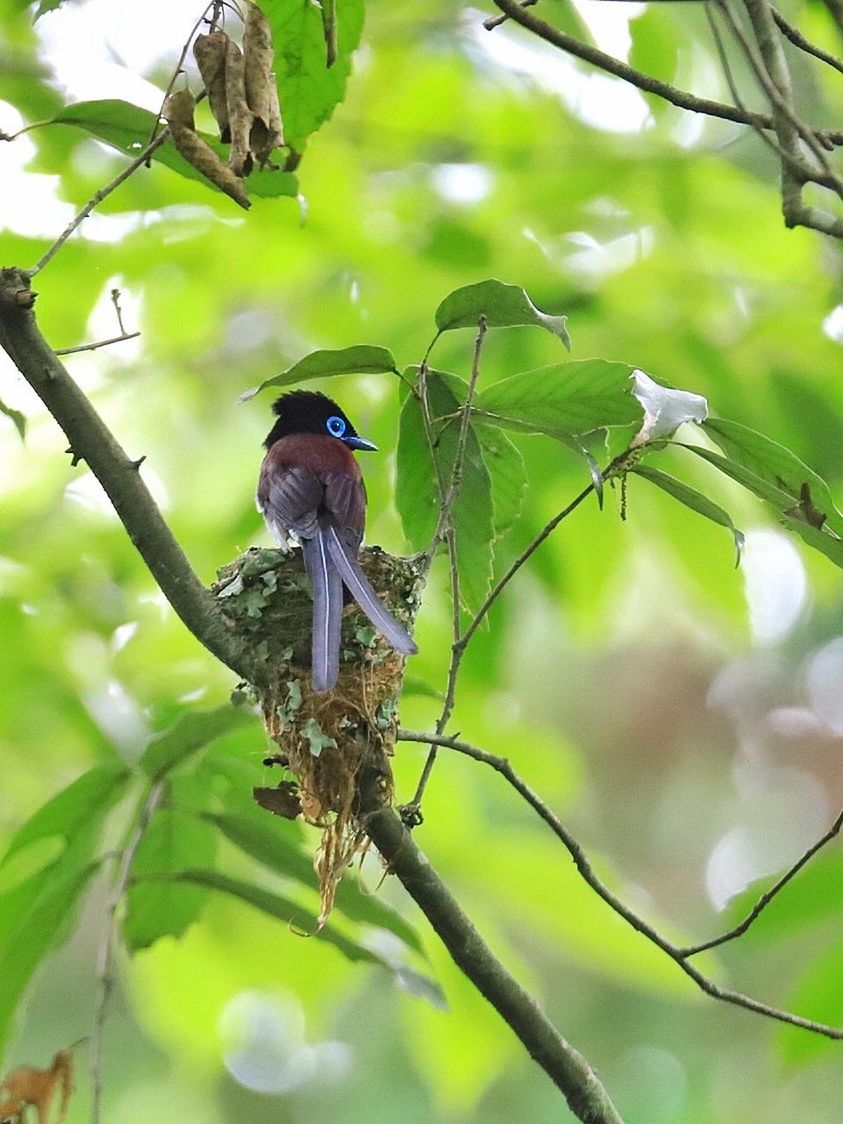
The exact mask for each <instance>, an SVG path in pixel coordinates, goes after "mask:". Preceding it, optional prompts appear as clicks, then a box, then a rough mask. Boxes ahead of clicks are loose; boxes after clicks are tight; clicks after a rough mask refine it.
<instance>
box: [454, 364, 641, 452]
mask: <svg viewBox="0 0 843 1124" xmlns="http://www.w3.org/2000/svg"><path fill="white" fill-rule="evenodd" d="M634 370H636V368H635V367H632V366H630V365H629V364H628V363H616V362H614V361H612V360H607V359H583V360H580V361H577V362H573V363H552V364H551V365H550V366H548V367H538V368H536V369H535V370H533V371H522V372H521V373H520V374H517V375H510V377H509V378H508V379H502V380H501V381H500V382H496V383H492V385H491V386H489V387H486V388H485V389H484V390H482V391H481V392H480V394H478V395H477V398H476V400H475V409H476V411H477V413H478V416H479V418H481V419H482V418H485V419H486V420H487V421H490V422H494V423H495V424H497V425H501V426H503V427H504V428H506V429H515V430H519V431H520V432H522V433H545V434H548V435H549V436H551V437H559V436H561V434H565V435H566V436H571V435H574V434H585V433H592V432H593V431H594V430H596V429H605V428H607V427H608V426H614V425H629V426H640V424H641V421H642V418H643V410H642V409H641V406H640V404H639V403H638V402H637V401H636V399H635V398H634V397H633V394H632V381H631V378H630V376H631V375H632V372H633V371H634Z"/></svg>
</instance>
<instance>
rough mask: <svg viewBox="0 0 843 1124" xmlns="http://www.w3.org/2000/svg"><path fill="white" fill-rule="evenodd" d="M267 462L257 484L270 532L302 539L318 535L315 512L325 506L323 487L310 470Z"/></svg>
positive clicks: (261, 510) (260, 503) (260, 508)
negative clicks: (322, 505)
mask: <svg viewBox="0 0 843 1124" xmlns="http://www.w3.org/2000/svg"><path fill="white" fill-rule="evenodd" d="M269 462H270V458H269V457H267V458H265V460H264V463H263V466H262V468H261V475H260V480H259V481H258V496H257V501H258V508H259V510H260V512H261V514H262V515H263V517H264V519H265V520H266V522H267V525H268V526H269V528H270V530H271V531H272V532H273V533H274V534H276V535H277V536H278V537H280V538H284V537H285V534H281V533H280V532H285V533H286V532H287V531H295V533H296V534H297V535H298V536H299V537H300V538H314V537H315V536H316V534H317V533H318V527H317V523H316V510H317V508H318V507H319V506H320V504H321V503H322V498H323V495H324V490H325V489H324V485H323V484H322V481H321V480H320V479H319V477H318V476H317V475H316V474H315V473H314V472H312V471H311V470H310V469H309V468H301V467H294V466H287V465H284V466H283V467H281V466H277V465H272V464H271V463H269Z"/></svg>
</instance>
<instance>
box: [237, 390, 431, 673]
mask: <svg viewBox="0 0 843 1124" xmlns="http://www.w3.org/2000/svg"><path fill="white" fill-rule="evenodd" d="M272 409H273V411H274V413H275V414H276V415H277V421H276V422H275V424H274V425H273V427H272V429H271V430H270V432H269V435H268V436H267V438H266V440H265V441H264V447H265V449H266V454H265V455H264V458H263V461H262V463H261V468H260V477H259V480H258V491H257V507H258V511H260V513H261V514H262V515H263V518H264V522H265V523H266V526H267V528H268V530H269V532H270V534H271V535H272V537H273V538H274V539H275V541H276V543H278V545H279V546H280V547H282V548H283V549H285V550H289V549H290V547H291V546H293V545H295V543H296V541H298V542H300V543H301V547H302V553H303V556H304V566H305V570H306V572H307V575H308V577H309V579H310V584H311V587H312V591H313V636H312V640H311V653H312V667H311V683H312V687H313V690H314V691H315V692H318V693H324V692H326V691H330V690H331V689H332V688H333V687H334V686H335V684H336V682H337V678H338V676H339V656H340V630H341V624H342V611H343V603H344V592H343V587H345V588H346V589H347V590H348V592H349V593H350V594H351V596H352V597H353V599H354V600H355V601H356V602H357V604H358V605H359V606H360V608H361V609H362V610H363V612H364V613H365V614H366V616H367V617H368V618H369V620H370V621H371V622H372V624H373V625H374V626H375V628H376V629H377V630H378V632H380V633H381V634H382V635H383V636H384V637H385V638H386V640H387V641H388V642H389V643H390V644H391V646H392V647H393V648H394V649H395V650H396V651H397V652H400V653H401V654H402V655H413V654H414V653H415V652H417V651H418V648H417V647H416V644H415V643H414V642H413V640H412V639H411V637H410V635H409V633H408V632H407V630H406V629H405V628H404V627H403V625H401V624H399V622H398V621H397V620H396V619H395V617H393V616H392V614H391V613H390V612H389V611H388V610H387V609H386V608H385V606H384V605H383V603H382V602H381V600H380V598H379V597H378V595H377V594H376V593H375V591H374V589H373V588H372V586H371V584H370V583H369V580H368V578H367V577H366V575H365V574H364V573H363V570H362V569H361V567H360V563H359V561H358V559H357V554H358V551H359V550H360V544H361V543H362V541H363V530H364V526H365V522H366V487H365V485H364V483H363V475H362V473H361V471H360V466H359V465H358V463H357V461H356V459H355V457H354V454H353V452H352V450H360V451H363V450H371V451H377V445H375V444H373V443H372V442H371V441H369V440H367V439H366V438H365V437H361V436H360V435H359V434H358V433H357V430H356V429H355V428H354V426H353V425H352V424H351V422H350V421H349V419H348V417H347V415H346V414H345V413H344V412H343V410H342V409H341V408H340V407H339V406H338V405H337V403H336V402H334V401H333V400H332V399H331V398H328V397H327V395H325V394H320V393H317V392H314V391H308V390H294V391H291V392H289V393H287V394H283V395H282V396H281V397H280V398H278V399H276V401H275V402H274V403H273V406H272Z"/></svg>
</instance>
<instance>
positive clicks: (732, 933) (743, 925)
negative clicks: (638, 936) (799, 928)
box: [677, 811, 843, 958]
mask: <svg viewBox="0 0 843 1124" xmlns="http://www.w3.org/2000/svg"><path fill="white" fill-rule="evenodd" d="M841 827H843V811H842V812H840V814H839V815H838V817H837V819H836V820H835V821H834V823H833V824H832V825H831V827H830V828H829V829H828V831H827V832H826V833H825V835H823V836H822V837H821V838H820V839H818V840H817V841H816V843H814V844H813V845H812V846H810V847H809V848H808V850H807V851H806V852H805V853H804V854H803V855H800V857H799V858H798V859H797V860H796V862H795V863H794V864H793V866H791V867H790V868H789V869H788V870H786V871H785V872H784V874H783V875H782V876H781V878H779V879H778V881H777V882H774V883H773V885H772V886H771V887H770V889H769V890H765V891H764V893H763V894H762V895H761V897H760V898H759V899H758V901H757V902H756V903H755V905H754V906H753V907H752V909H751V910H750V911H749V913H748V914H747V915H746V917H745V918H744V919H743V921H741V922H740V923H739V924H738V925H735V927H734V928H733V929H729V931H728V932H727V933H722V934H721V935H720V936H719V937H714V938H713V939H712V940H710V941H703V942H702V944H695V945H689V946H688V947H687V948H680V949H677V952H678V953H679V955H680V956H682V957H683V958H684V957H687V956H696V955H697V953H700V952H705V951H706V950H707V949H709V948H717V946H718V945H721V944H726V943H727V942H728V941H733V940H734V939H735V937H740V936H741V935H742V934H743V933H745V932H746V931H747V929H748V928H749V927H750V925H751V924H752V923H753V921H754V920H755V919H756V917H758V915H759V914H760V913H762V912H763V911H764V910H765V909H766V908H767V906H768V905H769V904H770V902H771V901H772V900H773V898H775V897H776V895H777V894H778V893H779V892H780V891H781V890H783V889H784V887H785V886H786V885H787V884H788V882H790V880H791V878H793V876H794V875H795V874H798V873H799V871H800V870H801V869H802V867H803V866H805V865H806V864H807V863H808V862H809V861H810V860H811V859H812V858H813V857H814V855H815V854H816V853H817V851H820V850H822V848H823V847H825V845H826V844H827V843H830V842H831V840H832V839H834V838H835V837H836V836H837V835H839V833H840V829H841Z"/></svg>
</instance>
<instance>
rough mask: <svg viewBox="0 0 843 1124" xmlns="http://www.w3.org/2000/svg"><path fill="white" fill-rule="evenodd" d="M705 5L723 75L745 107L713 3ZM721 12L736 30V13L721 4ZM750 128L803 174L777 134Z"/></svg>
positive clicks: (782, 158)
mask: <svg viewBox="0 0 843 1124" xmlns="http://www.w3.org/2000/svg"><path fill="white" fill-rule="evenodd" d="M704 7H705V14H706V19H707V20H708V26H709V28H710V29H711V34H712V38H713V39H714V46H715V49H716V51H717V55H718V58H719V59H720V65H721V67H722V68H723V75H724V77H725V79H726V84H727V86H728V87H729V93H730V94H731V95H732V100H733V101H734V103H735V105H737V106H739V108H741V109H745V106H744V103H743V101H742V99H741V95H740V91H739V90H738V87H737V83H736V81H735V79H734V76H733V74H732V68H731V66H730V64H729V55H728V53H727V51H726V47H725V44H724V43H723V37H722V36H721V34H720V29H719V28H718V26H717V21H716V19H715V18H714V12H713V10H712V5H711V4H705V5H704ZM720 14H721V15H722V16H723V18H724V19H725V20H726V22H727V23H728V24H729V25H730V27H732V30H733V32H734V31H735V28H734V26H733V20H734V13H732V12H730V11H728V10H727V9H725V8H724V7H722V6H721V7H720ZM750 128H751V129H752V131H753V132H754V133H755V135H756V136H757V137H758V139H759V140H760V141H761V142H762V143H763V144H765V145H766V146H767V148H769V149H770V150H771V152H773V153H774V154H775V156H776V158H777V159H778V160H780V161H783V162H784V163H786V164H788V165H789V166H790V167H792V168H793V170H794V171H798V172H799V173H800V174H802V173H803V172H804V165H803V163H802V161H801V160H795V159H794V158H793V157H792V156H791V155H790V153H788V152H786V151H785V150H784V149H783V148H782V147H781V145H780V144H779V143H778V141H777V140H776V138H775V136H771V135H770V133H769V132H767V131H766V130H765V129H762V128H760V127H759V126H758V125H751V126H750Z"/></svg>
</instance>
